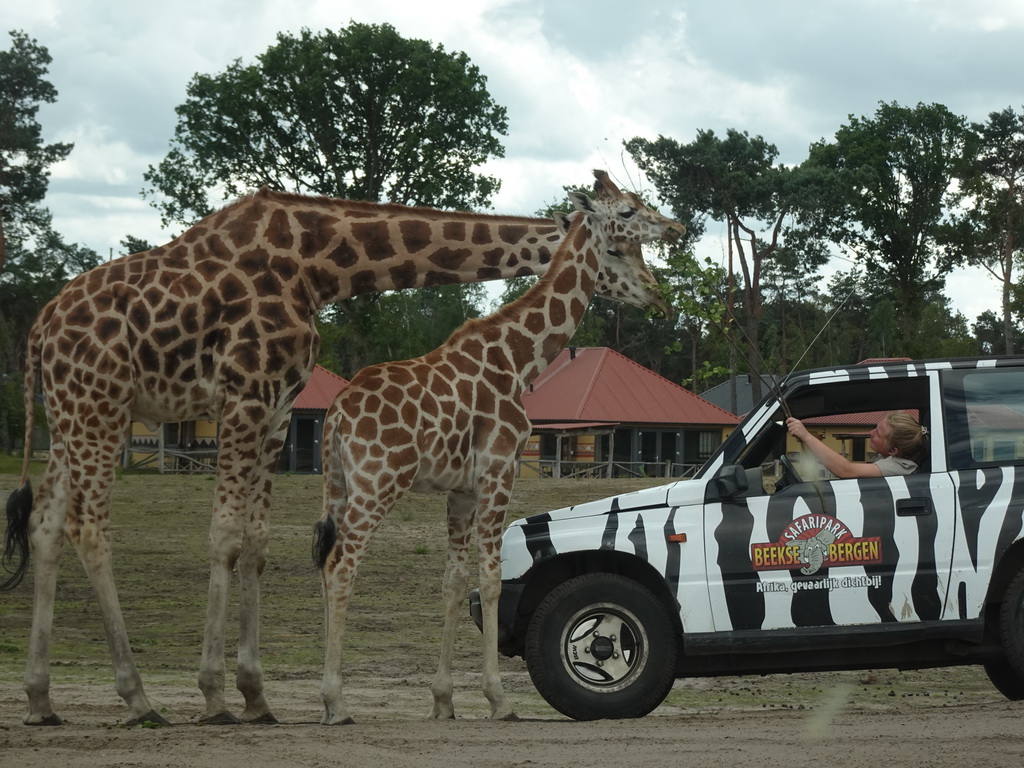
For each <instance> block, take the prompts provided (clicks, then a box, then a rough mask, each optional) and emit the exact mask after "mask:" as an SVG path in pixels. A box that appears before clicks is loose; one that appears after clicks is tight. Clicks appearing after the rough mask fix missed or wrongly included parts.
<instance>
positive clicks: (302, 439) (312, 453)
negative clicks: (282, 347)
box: [277, 365, 348, 474]
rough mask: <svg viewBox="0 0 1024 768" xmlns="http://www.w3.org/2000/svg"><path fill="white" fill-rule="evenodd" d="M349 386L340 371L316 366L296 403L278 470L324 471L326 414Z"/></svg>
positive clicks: (318, 472)
mask: <svg viewBox="0 0 1024 768" xmlns="http://www.w3.org/2000/svg"><path fill="white" fill-rule="evenodd" d="M347 386H348V380H346V379H343V378H342V377H341V376H339V375H338V374H336V373H331V372H330V371H328V370H327V369H326V368H323V367H321V366H319V365H315V366H313V373H312V374H310V377H309V381H308V382H306V386H305V387H303V389H302V391H301V392H299V396H298V397H296V398H295V402H294V403H293V404H292V418H291V423H290V424H289V425H288V437H287V439H286V440H285V444H284V450H283V451H282V452H281V462H280V464H278V467H277V471H278V472H297V473H303V474H309V473H314V474H320V473H321V472H323V465H322V463H321V461H320V444H321V443H322V442H323V434H324V417H325V416H326V415H327V409H328V408H330V407H331V403H333V402H334V398H336V397H337V396H338V393H339V392H341V390H343V389H344V388H345V387H347Z"/></svg>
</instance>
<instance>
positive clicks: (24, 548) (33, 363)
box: [0, 306, 52, 590]
mask: <svg viewBox="0 0 1024 768" xmlns="http://www.w3.org/2000/svg"><path fill="white" fill-rule="evenodd" d="M48 310H50V311H52V310H51V308H50V306H47V307H46V308H45V309H43V311H42V312H41V313H40V315H39V317H38V318H37V319H36V322H35V323H33V324H32V330H31V331H30V332H29V335H28V349H27V351H26V353H25V392H24V397H25V448H24V451H23V453H22V460H21V481H20V484H19V486H18V488H17V490H14V491H12V492H11V495H10V496H8V497H7V533H6V534H5V535H4V549H3V553H2V554H0V564H2V565H3V569H4V570H5V571H6V572H7V573H9V574H10V578H9V579H7V581H5V582H4V583H3V584H0V590H7V589H14V588H15V587H16V586H18V585H19V584H20V583H21V580H22V579H23V578H24V577H25V573H26V572H27V571H28V559H29V545H28V520H29V517H30V516H31V514H32V483H31V482H30V480H29V476H28V468H29V461H30V460H31V459H32V426H33V423H34V422H35V408H36V374H37V373H38V371H39V363H40V348H41V346H42V324H43V322H44V320H45V318H47V317H48V316H49V314H50V312H48Z"/></svg>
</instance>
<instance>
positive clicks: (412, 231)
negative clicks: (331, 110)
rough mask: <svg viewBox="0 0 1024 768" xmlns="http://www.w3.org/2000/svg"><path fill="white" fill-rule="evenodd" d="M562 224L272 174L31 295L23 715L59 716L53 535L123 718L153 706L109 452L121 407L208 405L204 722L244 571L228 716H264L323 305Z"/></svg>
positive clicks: (510, 262)
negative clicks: (289, 495) (300, 183)
mask: <svg viewBox="0 0 1024 768" xmlns="http://www.w3.org/2000/svg"><path fill="white" fill-rule="evenodd" d="M561 240H562V233H561V232H560V231H559V230H558V228H557V227H556V226H555V224H554V223H553V222H552V221H551V220H549V219H527V218H522V217H515V216H495V215H481V214H475V213H465V212H451V211H438V210H433V209H428V208H409V207H406V206H400V205H380V204H375V203H366V202H355V201H348V200H336V199H331V198H310V197H304V196H300V195H291V194H286V193H279V192H273V191H270V190H267V189H263V190H260V191H259V192H257V193H255V194H254V195H251V196H249V197H246V198H243V199H242V200H240V201H238V202H236V203H234V204H232V205H229V206H227V207H225V208H224V209H222V210H220V211H218V212H216V213H214V214H212V215H210V216H208V217H207V218H205V219H203V220H202V221H200V222H198V223H197V224H196V225H194V226H193V227H191V228H190V229H188V230H187V231H186V232H184V233H183V234H182V235H181V236H179V237H177V238H176V239H174V240H172V241H171V242H170V243H168V244H167V245H164V246H161V247H158V248H154V249H153V250H150V251H145V252H141V253H136V254H132V255H130V256H126V257H123V258H119V259H115V260H113V261H111V262H108V263H106V264H103V265H101V266H99V267H96V268H95V269H93V270H91V271H89V272H86V273H84V274H82V275H79V276H77V277H75V278H74V279H72V280H71V281H69V282H68V284H67V285H66V286H65V287H64V288H63V289H62V290H61V291H60V293H59V294H58V295H57V296H56V297H55V298H54V299H53V300H52V301H51V302H50V303H49V304H47V305H46V307H45V308H44V309H43V310H42V311H41V312H40V314H39V316H38V317H37V319H36V321H35V323H34V324H33V326H32V329H31V331H30V334H29V339H28V343H27V353H26V366H25V403H26V408H25V411H26V435H30V434H31V430H32V424H33V411H34V406H35V391H36V387H37V384H41V386H42V391H43V398H44V402H45V405H46V410H47V421H48V424H49V428H50V437H51V450H50V452H49V458H48V460H47V465H46V469H45V471H44V473H43V476H42V479H41V482H40V483H39V488H38V492H37V494H36V497H35V499H34V500H33V495H32V489H31V486H30V485H29V482H28V467H29V452H30V446H31V440H30V439H28V438H26V440H25V446H26V448H25V457H24V462H23V470H22V476H21V482H20V487H19V488H18V489H17V490H15V491H14V493H13V494H12V495H11V496H10V498H9V500H8V505H7V517H8V527H7V532H6V536H5V548H4V555H3V565H4V567H5V568H7V570H8V572H9V573H10V574H11V577H10V578H9V579H8V580H7V581H6V582H5V583H4V584H2V585H0V589H11V588H13V587H14V586H16V585H17V583H18V582H19V581H20V580H21V578H22V576H23V575H24V574H25V572H26V568H27V567H28V559H29V553H30V551H31V553H32V555H33V558H34V562H35V565H34V575H35V579H34V581H35V584H34V598H33V599H34V604H33V618H32V628H31V630H30V636H29V651H28V658H27V662H26V667H25V677H24V688H25V692H26V694H27V696H28V703H29V707H28V713H27V715H26V716H25V722H26V723H28V724H33V725H55V724H59V723H60V717H59V716H58V715H57V714H56V713H55V712H54V709H53V705H52V702H51V698H50V638H51V633H52V626H53V610H54V601H55V593H56V582H57V567H58V563H59V561H60V557H61V554H62V551H63V541H64V539H65V537H66V538H67V539H68V540H70V541H71V543H72V544H73V546H74V547H75V549H76V550H77V552H78V554H79V556H80V559H81V561H82V563H83V564H84V566H85V569H86V572H87V573H88V575H89V578H90V581H92V583H93V584H94V585H95V591H96V595H97V598H98V602H99V605H100V610H101V612H102V616H103V623H104V629H105V633H106V636H107V638H108V644H109V646H110V654H111V661H112V665H113V667H114V677H115V680H116V689H117V692H118V694H119V695H120V696H121V697H122V698H123V699H124V700H125V702H126V703H127V705H128V708H129V714H130V721H148V722H154V723H159V722H165V720H164V718H163V717H162V716H161V715H160V714H158V713H157V712H156V711H154V707H153V706H152V704H151V703H150V701H149V698H148V697H147V695H146V693H145V691H144V688H143V684H142V678H141V676H140V674H139V671H138V669H137V667H136V664H135V661H134V658H133V655H132V652H131V648H130V645H129V641H128V633H127V630H126V628H125V623H124V619H123V618H122V614H121V609H120V605H119V602H118V597H117V592H116V589H115V586H114V579H113V575H112V565H111V551H110V550H111V547H110V533H109V525H110V521H109V510H110V495H111V487H112V484H113V480H114V468H115V465H116V463H117V459H118V456H119V454H120V452H121V449H122V446H123V445H124V442H125V438H126V435H127V433H128V429H129V424H130V423H131V421H133V420H137V421H145V422H152V423H161V422H172V423H173V422H181V421H189V420H192V419H196V418H211V419H216V420H217V421H218V422H219V424H220V427H219V450H218V456H217V487H216V491H215V495H214V508H213V516H212V523H211V527H210V534H209V559H210V580H209V588H208V598H207V611H206V622H205V631H204V638H203V647H202V658H201V661H200V670H199V687H200V688H201V690H202V691H203V694H204V697H205V715H204V721H205V722H211V723H224V722H235V721H236V718H235V716H234V715H233V714H231V713H230V712H229V711H228V707H227V704H226V702H225V696H224V684H225V682H224V681H225V676H226V674H225V660H224V646H225V625H226V621H227V606H228V599H229V589H230V586H231V582H232V578H233V575H232V574H233V572H235V571H237V573H238V581H239V650H238V664H237V671H236V686H237V688H238V689H239V690H240V691H241V693H242V695H243V697H244V699H245V709H244V711H243V712H242V715H241V718H242V719H243V720H245V721H250V722H271V721H273V715H272V713H271V710H270V706H269V704H268V703H267V701H266V699H265V697H264V692H263V674H262V669H261V666H260V660H259V612H260V611H259V580H260V575H261V574H262V572H263V569H264V566H265V564H266V555H267V542H268V538H269V510H270V501H271V489H272V479H273V475H274V472H275V470H276V466H277V461H278V457H279V456H280V453H281V449H282V447H283V444H284V437H285V434H286V430H287V427H288V420H289V409H290V407H291V404H292V402H293V400H294V398H295V396H296V394H297V393H298V392H299V391H300V390H301V388H302V387H303V386H304V384H305V382H306V381H307V379H308V378H309V374H310V372H311V370H312V368H313V363H314V361H315V360H316V355H317V351H318V348H319V339H318V336H317V333H316V329H315V327H314V324H313V318H314V315H315V313H316V312H317V310H319V309H320V308H321V307H323V306H324V305H325V304H327V303H329V302H333V301H337V300H339V299H343V298H346V297H349V296H354V295H357V294H362V293H369V292H374V291H381V290H386V289H398V288H412V287H421V286H425V285H438V284H445V283H468V282H476V281H482V280H493V279H500V278H507V277H513V276H518V275H528V274H538V273H541V272H543V271H544V268H545V266H546V264H547V262H548V261H549V259H550V256H551V254H552V253H553V252H554V250H555V249H556V248H557V246H558V244H559V242H560V241H561Z"/></svg>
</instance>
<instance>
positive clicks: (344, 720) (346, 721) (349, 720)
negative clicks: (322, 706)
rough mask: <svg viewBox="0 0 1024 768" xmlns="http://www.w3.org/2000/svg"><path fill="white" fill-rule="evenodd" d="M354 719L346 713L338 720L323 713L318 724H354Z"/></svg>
mask: <svg viewBox="0 0 1024 768" xmlns="http://www.w3.org/2000/svg"><path fill="white" fill-rule="evenodd" d="M355 724H356V721H355V718H353V717H352V716H351V715H346V716H345V717H342V718H340V719H338V720H331V719H329V718H328V717H327V716H326V715H324V718H323V720H321V721H320V725H355Z"/></svg>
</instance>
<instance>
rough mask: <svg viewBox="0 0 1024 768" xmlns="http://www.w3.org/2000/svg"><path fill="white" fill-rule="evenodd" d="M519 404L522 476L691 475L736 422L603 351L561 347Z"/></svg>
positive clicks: (640, 366)
mask: <svg viewBox="0 0 1024 768" xmlns="http://www.w3.org/2000/svg"><path fill="white" fill-rule="evenodd" d="M523 405H524V406H525V407H526V413H527V415H528V416H529V417H530V421H531V422H532V423H533V436H532V438H531V440H530V442H529V444H528V445H527V447H526V451H525V452H524V454H523V461H522V462H521V472H520V474H521V475H524V476H525V475H536V474H543V475H553V476H555V477H562V476H566V475H577V474H587V475H591V476H602V477H611V476H616V475H642V474H646V475H658V476H674V477H678V476H682V475H685V474H690V473H691V472H692V471H693V470H694V469H696V467H699V466H700V465H701V464H703V462H704V461H705V460H706V459H707V458H708V457H709V456H710V455H711V454H712V453H713V452H714V450H715V449H716V448H717V447H718V446H719V445H720V444H721V442H722V440H723V439H724V437H725V435H726V434H728V432H729V431H731V430H732V428H733V427H734V426H735V425H736V424H737V423H738V422H739V419H737V418H736V417H735V416H734V415H732V414H731V413H729V412H728V411H725V410H723V409H721V408H719V407H718V406H716V405H712V404H711V403H709V402H707V401H706V400H704V399H702V398H700V397H698V396H697V395H695V394H693V393H692V392H690V391H689V390H687V389H684V388H683V387H681V386H679V385H678V384H675V383H673V382H671V381H669V380H668V379H666V378H664V377H663V376H659V375H658V374H656V373H654V372H653V371H651V370H649V369H647V368H644V367H643V366H642V365H640V364H639V363H636V362H634V361H633V360H630V359H629V358H628V357H626V356H624V355H622V354H620V353H618V352H616V351H615V350H612V349H609V348H607V347H583V348H577V347H570V348H568V349H565V350H563V351H562V353H561V354H560V355H559V356H558V357H557V358H555V360H554V362H553V363H552V364H551V365H550V366H548V368H547V369H546V370H544V372H543V373H541V374H540V376H538V377H537V379H536V380H535V381H534V382H533V384H532V385H531V386H530V388H529V390H528V391H527V392H526V394H524V395H523Z"/></svg>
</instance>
